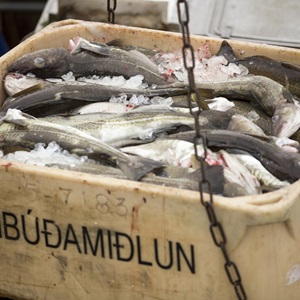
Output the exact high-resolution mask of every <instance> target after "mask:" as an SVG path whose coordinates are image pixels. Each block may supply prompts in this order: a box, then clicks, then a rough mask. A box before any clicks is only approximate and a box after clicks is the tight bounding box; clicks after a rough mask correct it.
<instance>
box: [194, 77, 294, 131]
mask: <svg viewBox="0 0 300 300" xmlns="http://www.w3.org/2000/svg"><path fill="white" fill-rule="evenodd" d="M197 88H198V89H199V90H200V91H201V90H203V91H204V92H205V93H207V91H210V92H211V93H212V94H213V96H224V97H227V98H229V99H234V98H237V99H245V100H248V101H251V102H253V103H255V105H257V106H259V107H260V108H261V109H263V111H264V112H265V113H267V114H268V115H269V116H273V115H274V114H275V111H276V115H277V116H278V117H276V118H277V120H278V122H277V124H275V126H276V127H277V128H281V127H282V122H284V124H285V125H284V127H285V128H294V127H295V126H294V119H295V118H297V117H298V111H297V107H296V104H295V100H294V99H293V96H292V95H291V93H290V92H289V91H288V90H287V89H286V88H285V87H283V86H282V85H281V84H279V83H277V82H275V81H274V80H272V79H269V78H267V77H264V76H256V75H252V76H243V77H239V78H233V79H230V80H226V81H219V82H217V81H215V82H203V83H197ZM279 105H280V107H281V109H277V108H278V107H279ZM291 105H294V108H295V109H294V110H293V109H291V110H289V113H288V117H286V113H285V109H284V107H285V106H288V107H289V106H291ZM281 114H283V115H284V116H283V117H282V116H281ZM273 125H274V124H273ZM272 132H273V133H274V132H276V133H277V134H280V132H278V131H277V130H276V129H272ZM291 134H292V130H291Z"/></svg>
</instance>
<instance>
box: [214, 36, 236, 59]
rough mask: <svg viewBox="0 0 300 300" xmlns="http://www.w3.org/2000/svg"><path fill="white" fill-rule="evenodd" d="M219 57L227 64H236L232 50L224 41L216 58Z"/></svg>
mask: <svg viewBox="0 0 300 300" xmlns="http://www.w3.org/2000/svg"><path fill="white" fill-rule="evenodd" d="M221 55H223V56H224V57H225V58H226V59H227V61H228V62H229V63H233V62H237V58H236V56H235V54H234V52H233V49H232V47H231V46H230V45H229V43H228V42H227V41H226V40H224V41H223V42H222V44H221V47H220V50H219V52H218V53H217V56H221Z"/></svg>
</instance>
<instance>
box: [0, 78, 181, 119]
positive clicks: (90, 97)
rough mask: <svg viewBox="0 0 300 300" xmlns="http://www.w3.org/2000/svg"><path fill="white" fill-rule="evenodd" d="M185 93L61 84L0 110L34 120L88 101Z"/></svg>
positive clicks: (9, 101) (23, 96) (21, 97)
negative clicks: (24, 114)
mask: <svg viewBox="0 0 300 300" xmlns="http://www.w3.org/2000/svg"><path fill="white" fill-rule="evenodd" d="M184 93H186V89H185V88H183V87H177V88H174V87H169V88H157V89H150V88H147V89H142V88H141V89H130V88H124V87H114V86H105V85H100V84H93V83H86V82H77V81H76V82H61V83H60V82H58V83H55V84H51V85H48V86H46V87H44V88H42V89H38V90H34V91H32V92H30V93H24V94H21V95H19V96H18V97H16V98H8V99H7V100H6V101H5V102H4V104H3V105H2V107H1V108H0V111H3V112H6V111H7V110H8V109H9V108H15V109H20V110H22V111H23V112H25V113H28V114H30V115H32V116H35V117H42V116H47V115H51V114H59V113H64V112H67V111H69V110H71V109H74V108H77V107H79V106H82V105H84V104H87V103H88V102H102V101H108V100H109V99H110V98H111V97H113V96H120V95H123V94H126V95H127V96H128V97H131V96H133V95H144V96H147V97H154V96H171V95H177V94H184Z"/></svg>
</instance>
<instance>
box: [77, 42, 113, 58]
mask: <svg viewBox="0 0 300 300" xmlns="http://www.w3.org/2000/svg"><path fill="white" fill-rule="evenodd" d="M97 46H98V47H97ZM81 49H82V50H85V51H88V52H91V53H94V54H97V55H99V56H104V57H109V56H111V54H110V53H109V52H108V47H107V46H106V45H105V47H102V46H100V45H96V44H95V45H94V46H92V45H82V46H81Z"/></svg>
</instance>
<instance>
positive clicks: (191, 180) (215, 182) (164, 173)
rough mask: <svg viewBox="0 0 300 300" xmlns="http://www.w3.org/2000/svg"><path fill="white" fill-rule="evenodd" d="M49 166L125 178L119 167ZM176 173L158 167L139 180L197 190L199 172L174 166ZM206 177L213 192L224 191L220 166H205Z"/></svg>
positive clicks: (93, 165) (172, 169) (205, 188)
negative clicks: (175, 174)
mask: <svg viewBox="0 0 300 300" xmlns="http://www.w3.org/2000/svg"><path fill="white" fill-rule="evenodd" d="M48 166H49V167H58V168H60V169H66V170H70V171H76V172H85V173H91V174H97V175H104V176H106V177H112V178H118V179H127V177H126V175H125V174H124V173H123V172H121V171H120V170H119V169H116V168H113V167H110V166H105V165H101V164H95V163H89V162H84V163H82V164H80V165H74V166H70V165H67V164H50V165H48ZM176 169H177V170H175V172H176V173H178V174H179V173H180V174H181V176H180V177H179V176H176V177H173V176H170V173H174V167H170V166H166V167H163V168H158V169H156V170H155V172H152V173H148V174H146V175H145V176H143V177H142V178H141V179H140V181H141V182H145V183H150V184H155V185H160V186H167V187H174V188H179V189H186V190H192V191H199V181H200V180H201V179H202V177H201V176H202V174H201V172H198V171H194V172H191V173H189V172H187V171H186V172H184V171H183V170H184V169H185V168H176ZM206 174H207V178H208V179H209V180H210V181H211V182H212V185H211V189H212V192H213V194H216V195H222V194H223V191H224V175H223V169H222V167H220V166H213V167H210V166H209V167H207V170H206ZM203 191H204V192H206V193H207V192H208V189H207V187H205V186H204V190H203Z"/></svg>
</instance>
